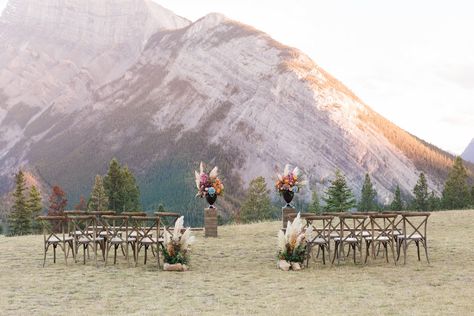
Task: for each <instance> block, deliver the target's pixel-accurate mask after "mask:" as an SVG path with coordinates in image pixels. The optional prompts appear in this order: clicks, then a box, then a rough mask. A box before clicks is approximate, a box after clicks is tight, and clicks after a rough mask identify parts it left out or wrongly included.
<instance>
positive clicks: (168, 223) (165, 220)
mask: <svg viewBox="0 0 474 316" xmlns="http://www.w3.org/2000/svg"><path fill="white" fill-rule="evenodd" d="M155 215H156V216H158V217H160V225H161V227H162V229H163V230H165V229H166V230H167V231H168V232H169V233H171V230H172V227H174V224H175V223H176V221H177V220H178V218H180V216H181V214H179V213H175V212H155ZM160 237H163V234H162V233H161V230H160Z"/></svg>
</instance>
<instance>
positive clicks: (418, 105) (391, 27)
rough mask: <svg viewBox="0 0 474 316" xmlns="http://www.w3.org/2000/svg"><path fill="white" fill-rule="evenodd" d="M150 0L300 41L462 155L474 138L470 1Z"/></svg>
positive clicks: (390, 111)
mask: <svg viewBox="0 0 474 316" xmlns="http://www.w3.org/2000/svg"><path fill="white" fill-rule="evenodd" d="M38 1H40V0H38ZM156 2H158V3H159V4H161V5H163V6H164V7H167V8H168V9H171V10H172V11H174V12H175V13H177V14H179V15H181V16H184V17H186V18H188V19H190V20H192V21H195V20H197V19H199V18H200V17H202V16H204V15H206V14H207V13H209V12H221V13H223V14H225V15H226V16H228V17H229V18H233V19H236V20H239V21H241V22H243V23H247V24H250V25H252V26H255V27H256V28H258V29H261V30H262V31H265V32H267V33H268V34H270V35H271V36H272V37H274V38H275V39H277V40H279V41H281V42H283V43H284V44H287V45H290V46H294V47H297V48H299V49H301V50H302V51H303V52H305V53H307V54H308V55H309V56H310V57H311V58H313V59H314V61H315V62H316V63H317V64H319V65H320V66H321V67H323V68H324V69H326V70H327V71H328V72H330V73H331V74H333V75H334V76H335V77H336V78H338V79H339V80H341V81H342V82H343V83H344V84H346V85H347V86H348V87H349V88H350V89H351V90H353V91H354V92H355V93H356V94H357V95H358V96H359V97H360V98H361V99H362V100H364V101H365V102H366V103H367V104H368V105H369V106H371V107H372V108H373V109H375V110H376V111H378V112H379V113H381V114H382V115H384V116H385V117H387V118H388V119H390V120H392V121H393V122H395V123H396V124H397V125H399V126H400V127H402V128H404V129H406V130H407V131H409V132H410V133H412V134H415V135H416V136H418V137H421V138H423V139H425V140H427V141H429V142H431V143H433V144H435V145H437V146H439V147H441V148H443V149H446V150H449V151H451V152H454V153H456V154H460V153H461V152H462V151H463V149H464V148H465V147H466V146H467V144H468V143H469V141H470V140H471V139H472V138H474V36H473V35H472V31H473V30H474V18H473V16H474V15H473V12H474V2H473V1H469V0H464V1H461V0H451V1H448V0H446V1H434V0H417V1H413V0H397V1H381V0H357V1H355V0H335V1H328V0H258V1H257V0H156ZM5 3H6V1H5V0H0V7H1V8H3V6H4V4H5Z"/></svg>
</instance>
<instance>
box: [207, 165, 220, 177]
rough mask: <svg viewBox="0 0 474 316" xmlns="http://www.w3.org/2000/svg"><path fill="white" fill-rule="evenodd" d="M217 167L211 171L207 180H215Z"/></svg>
mask: <svg viewBox="0 0 474 316" xmlns="http://www.w3.org/2000/svg"><path fill="white" fill-rule="evenodd" d="M217 170H218V169H217V167H214V169H212V170H211V172H210V173H209V178H211V179H215V178H217Z"/></svg>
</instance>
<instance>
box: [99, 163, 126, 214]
mask: <svg viewBox="0 0 474 316" xmlns="http://www.w3.org/2000/svg"><path fill="white" fill-rule="evenodd" d="M104 188H105V192H106V194H107V197H108V198H109V209H110V210H113V211H115V212H122V211H123V176H122V168H121V167H120V164H119V162H118V161H117V159H115V158H114V159H112V160H111V161H110V165H109V171H108V172H107V175H106V176H105V177H104Z"/></svg>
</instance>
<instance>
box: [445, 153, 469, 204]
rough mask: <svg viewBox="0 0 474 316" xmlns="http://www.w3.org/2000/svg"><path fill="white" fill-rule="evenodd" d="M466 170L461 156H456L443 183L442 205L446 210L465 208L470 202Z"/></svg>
mask: <svg viewBox="0 0 474 316" xmlns="http://www.w3.org/2000/svg"><path fill="white" fill-rule="evenodd" d="M467 178H468V176H467V171H466V168H465V167H464V165H463V163H462V159H461V157H456V159H455V160H454V163H453V167H452V169H451V171H450V172H449V175H448V179H447V180H446V183H445V184H444V190H443V207H444V208H445V209H448V210H456V209H463V208H466V207H467V206H468V205H469V203H470V201H469V200H470V198H469V196H470V194H469V187H468V186H467Z"/></svg>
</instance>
